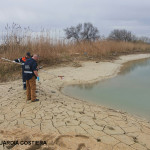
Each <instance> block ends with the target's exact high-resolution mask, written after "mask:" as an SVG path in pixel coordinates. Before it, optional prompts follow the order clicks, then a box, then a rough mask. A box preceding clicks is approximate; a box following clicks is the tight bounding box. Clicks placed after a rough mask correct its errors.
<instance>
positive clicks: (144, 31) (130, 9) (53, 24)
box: [0, 0, 150, 37]
mask: <svg viewBox="0 0 150 150" xmlns="http://www.w3.org/2000/svg"><path fill="white" fill-rule="evenodd" d="M149 15H150V0H0V28H1V30H2V29H4V26H5V25H6V24H7V23H9V24H12V22H15V23H17V24H20V25H23V26H30V27H31V28H32V29H33V30H36V31H38V30H39V29H40V28H41V27H44V28H46V29H64V28H66V27H70V26H72V25H73V26H75V25H77V24H78V23H84V22H91V23H93V25H94V26H96V27H98V29H99V31H100V33H101V35H103V34H104V35H105V36H107V35H108V34H109V33H110V31H112V30H113V29H126V30H129V31H132V32H133V33H134V34H136V35H139V36H141V35H142V36H149V37H150V16H149Z"/></svg>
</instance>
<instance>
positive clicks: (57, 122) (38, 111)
mask: <svg viewBox="0 0 150 150" xmlns="http://www.w3.org/2000/svg"><path fill="white" fill-rule="evenodd" d="M148 57H150V54H138V55H127V56H121V57H119V59H118V60H115V61H112V62H97V63H96V62H92V61H91V62H80V65H79V66H80V67H73V66H74V65H73V64H72V65H73V66H61V67H57V68H47V69H46V70H45V72H44V71H43V72H42V70H41V72H40V82H39V83H37V89H38V93H37V95H38V98H39V99H40V102H37V103H31V102H26V101H25V98H26V95H25V92H24V91H22V85H21V80H17V81H13V82H8V83H5V84H4V83H3V84H0V91H1V95H0V104H1V106H0V112H1V115H0V123H1V124H0V130H1V132H0V133H1V134H0V140H4V139H5V140H8V139H10V140H12V138H13V139H14V138H15V139H16V138H19V139H22V138H25V137H26V136H29V139H31V140H35V139H40V140H41V139H45V140H47V141H48V146H47V147H49V148H52V147H53V149H58V148H59V149H60V150H66V149H73V150H74V149H78V150H79V149H87V148H89V149H93V150H100V149H108V150H109V149H110V150H112V149H113V150H117V149H123V150H130V149H131V150H132V149H133V150H134V149H137V150H142V149H145V150H146V149H150V144H149V141H150V123H149V122H148V121H147V120H145V119H142V118H138V117H136V116H132V115H130V114H128V113H126V112H120V111H118V110H113V109H110V108H106V107H103V106H99V105H95V104H91V103H88V102H86V101H81V100H77V99H74V98H71V97H68V96H66V95H64V94H62V93H61V91H60V89H61V88H62V87H64V86H65V85H67V84H81V83H92V82H96V81H100V80H104V79H106V78H110V77H113V76H115V75H117V73H118V72H119V70H120V68H121V66H122V65H123V63H125V62H128V61H132V60H138V59H142V58H148ZM20 87H21V88H20ZM12 129H13V131H11V130H12ZM19 129H20V131H18V130H19ZM29 131H30V135H29V134H28V132H29ZM37 132H38V133H37ZM50 135H51V136H50ZM17 147H19V146H15V147H14V149H17ZM20 147H21V146H20ZM28 147H30V146H28ZM43 148H44V147H41V149H43Z"/></svg>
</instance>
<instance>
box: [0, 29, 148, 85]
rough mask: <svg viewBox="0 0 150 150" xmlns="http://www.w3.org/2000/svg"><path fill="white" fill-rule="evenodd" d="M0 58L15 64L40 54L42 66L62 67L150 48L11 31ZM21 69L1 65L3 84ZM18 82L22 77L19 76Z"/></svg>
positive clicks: (134, 44) (122, 43)
mask: <svg viewBox="0 0 150 150" xmlns="http://www.w3.org/2000/svg"><path fill="white" fill-rule="evenodd" d="M1 41H2V42H1V43H2V44H1V45H0V57H5V58H8V59H11V60H14V59H16V58H19V57H23V56H25V54H26V52H31V54H34V53H36V54H38V55H39V56H40V61H39V63H40V64H41V65H43V64H44V65H47V66H51V65H58V64H60V63H65V62H72V61H75V60H78V61H80V60H86V61H88V60H99V61H101V60H106V59H107V60H108V59H115V58H116V57H117V56H120V55H125V54H134V53H148V52H150V44H146V43H142V42H141V43H132V42H119V41H108V40H98V41H94V42H87V41H82V42H72V41H67V40H65V39H57V38H55V39H53V38H51V36H50V33H49V32H47V33H46V32H41V33H39V34H38V35H36V36H33V35H32V34H31V33H30V32H24V31H22V30H21V31H20V32H18V30H17V32H16V31H13V32H12V31H11V32H8V31H7V34H5V35H3V36H2V39H1ZM19 70H21V69H20V67H18V66H16V65H12V64H10V63H7V62H3V61H2V60H1V61H0V82H2V81H7V80H8V78H9V79H10V78H14V79H15V76H16V72H19ZM16 77H17V78H18V76H16Z"/></svg>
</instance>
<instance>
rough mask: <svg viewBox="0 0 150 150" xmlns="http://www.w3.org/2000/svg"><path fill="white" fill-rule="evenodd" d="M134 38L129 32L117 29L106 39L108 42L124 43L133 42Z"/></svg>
mask: <svg viewBox="0 0 150 150" xmlns="http://www.w3.org/2000/svg"><path fill="white" fill-rule="evenodd" d="M134 38H135V36H134V35H133V34H132V33H131V32H130V31H127V30H118V29H115V30H113V31H112V32H111V33H110V34H109V37H108V39H110V40H116V41H125V42H130V41H133V39H134Z"/></svg>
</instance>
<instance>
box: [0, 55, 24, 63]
mask: <svg viewBox="0 0 150 150" xmlns="http://www.w3.org/2000/svg"><path fill="white" fill-rule="evenodd" d="M1 59H2V60H5V61H9V62H11V63H15V64H18V65H22V64H21V63H17V62H15V61H12V60H10V59H6V58H3V57H1Z"/></svg>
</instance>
